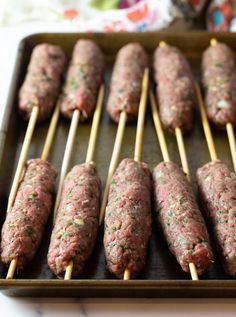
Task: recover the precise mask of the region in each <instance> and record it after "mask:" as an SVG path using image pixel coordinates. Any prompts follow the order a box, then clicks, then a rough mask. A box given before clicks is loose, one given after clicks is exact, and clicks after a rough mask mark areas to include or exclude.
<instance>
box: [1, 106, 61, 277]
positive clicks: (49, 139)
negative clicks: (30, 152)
mask: <svg viewBox="0 0 236 317" xmlns="http://www.w3.org/2000/svg"><path fill="white" fill-rule="evenodd" d="M37 108H38V107H37ZM59 113H60V108H59V104H57V105H56V107H55V110H54V113H53V116H52V119H51V122H50V125H49V129H48V133H47V136H46V140H45V143H44V147H43V151H42V155H41V159H42V160H46V159H47V157H48V154H49V151H50V149H51V145H52V141H53V138H54V135H55V131H56V127H57V122H58V118H59ZM17 261H18V258H17V257H16V258H14V259H13V260H11V263H10V266H9V268H8V272H7V276H6V279H12V278H13V276H14V273H15V270H16V266H17Z"/></svg>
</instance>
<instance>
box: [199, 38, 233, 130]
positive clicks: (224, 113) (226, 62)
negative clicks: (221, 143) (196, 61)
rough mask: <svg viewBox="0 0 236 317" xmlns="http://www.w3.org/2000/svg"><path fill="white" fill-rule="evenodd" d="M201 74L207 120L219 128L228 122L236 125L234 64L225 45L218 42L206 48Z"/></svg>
mask: <svg viewBox="0 0 236 317" xmlns="http://www.w3.org/2000/svg"><path fill="white" fill-rule="evenodd" d="M202 75H203V86H204V89H205V102H206V108H207V115H208V118H209V120H210V121H211V122H212V123H214V124H215V125H217V126H218V127H220V128H224V127H225V125H226V123H228V122H230V123H232V124H233V125H236V66H235V59H234V53H233V52H232V51H231V49H230V48H229V47H228V46H227V45H225V44H223V43H218V44H216V45H214V46H210V47H208V48H207V49H206V51H205V52H204V54H203V58H202Z"/></svg>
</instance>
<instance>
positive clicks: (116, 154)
mask: <svg viewBox="0 0 236 317" xmlns="http://www.w3.org/2000/svg"><path fill="white" fill-rule="evenodd" d="M126 119H127V114H126V112H125V111H122V112H121V114H120V119H119V124H118V128H117V132H116V139H115V143H114V148H113V152H112V156H111V162H110V165H109V169H108V175H107V179H106V185H105V189H104V193H103V198H102V204H101V209H100V215H99V225H101V224H102V221H103V218H104V214H105V209H106V204H107V198H108V193H109V186H110V183H111V179H112V176H113V174H114V172H115V169H116V167H117V164H118V159H119V155H120V149H121V145H122V140H123V136H124V132H125V126H126Z"/></svg>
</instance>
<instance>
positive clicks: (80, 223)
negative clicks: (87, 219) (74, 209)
mask: <svg viewBox="0 0 236 317" xmlns="http://www.w3.org/2000/svg"><path fill="white" fill-rule="evenodd" d="M74 223H75V224H76V225H77V226H83V225H84V221H83V219H80V218H77V219H75V220H74Z"/></svg>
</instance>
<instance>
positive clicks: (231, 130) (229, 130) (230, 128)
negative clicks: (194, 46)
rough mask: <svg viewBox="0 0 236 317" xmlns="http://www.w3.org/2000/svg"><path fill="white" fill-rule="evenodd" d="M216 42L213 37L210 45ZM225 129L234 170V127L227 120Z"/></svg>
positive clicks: (235, 166)
mask: <svg viewBox="0 0 236 317" xmlns="http://www.w3.org/2000/svg"><path fill="white" fill-rule="evenodd" d="M217 43H218V41H217V39H215V38H213V39H211V41H210V44H211V46H214V45H216V44H217ZM226 131H227V136H228V140H229V147H230V152H231V157H232V161H233V166H234V170H235V171H236V143H235V135H234V127H233V125H232V123H230V122H228V123H227V124H226Z"/></svg>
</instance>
